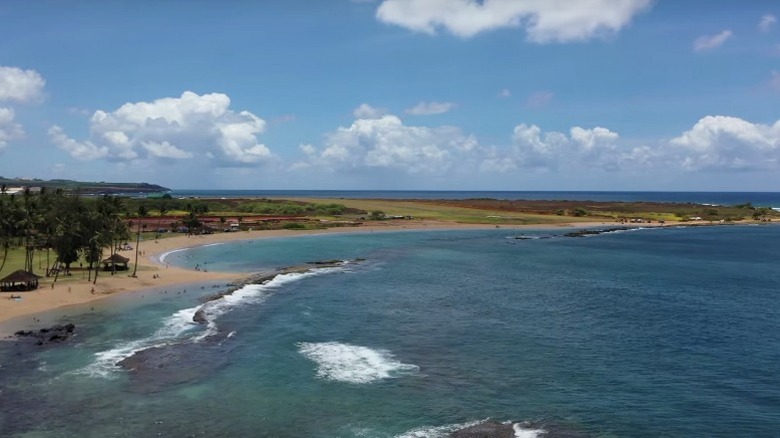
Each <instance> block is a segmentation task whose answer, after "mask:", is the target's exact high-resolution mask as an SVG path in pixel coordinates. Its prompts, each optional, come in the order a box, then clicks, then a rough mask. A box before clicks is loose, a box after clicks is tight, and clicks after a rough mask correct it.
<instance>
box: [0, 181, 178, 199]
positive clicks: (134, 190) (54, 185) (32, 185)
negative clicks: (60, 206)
mask: <svg viewBox="0 0 780 438" xmlns="http://www.w3.org/2000/svg"><path fill="white" fill-rule="evenodd" d="M42 188H46V190H58V189H60V190H64V191H67V192H78V193H80V194H82V195H116V194H141V193H145V194H150V193H167V192H170V191H171V189H169V188H167V187H163V186H160V185H157V184H149V183H117V182H104V181H100V182H94V181H73V180H69V179H51V180H43V179H39V178H31V179H28V178H4V177H1V176H0V190H2V191H3V192H4V193H9V194H13V193H16V192H21V191H24V190H26V189H31V190H38V189H42Z"/></svg>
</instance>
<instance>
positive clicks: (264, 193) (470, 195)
mask: <svg viewBox="0 0 780 438" xmlns="http://www.w3.org/2000/svg"><path fill="white" fill-rule="evenodd" d="M171 196H174V197H199V198H247V197H252V198H257V197H297V198H335V199H338V198H345V199H346V198H362V199H474V198H489V199H507V200H533V201H538V200H552V201H561V200H568V201H601V202H641V201H646V202H677V203H694V204H709V205H739V204H745V203H751V204H753V205H754V206H756V207H778V208H780V192H635V191H632V192H619V191H617V192H614V191H609V192H607V191H603V192H593V191H446V190H179V189H177V190H173V191H172V192H171Z"/></svg>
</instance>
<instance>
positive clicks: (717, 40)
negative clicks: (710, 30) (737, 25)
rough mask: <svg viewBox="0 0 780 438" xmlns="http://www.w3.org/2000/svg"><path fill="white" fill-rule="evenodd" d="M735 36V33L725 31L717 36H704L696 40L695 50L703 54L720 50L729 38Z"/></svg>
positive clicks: (694, 43)
mask: <svg viewBox="0 0 780 438" xmlns="http://www.w3.org/2000/svg"><path fill="white" fill-rule="evenodd" d="M733 35H734V33H733V32H732V31H730V30H728V29H727V30H724V31H723V32H721V33H719V34H716V35H703V36H700V37H699V38H696V41H694V42H693V49H694V50H696V51H697V52H701V51H704V50H711V49H715V48H718V47H720V46H722V45H723V43H725V42H726V40H728V39H729V38H731V37H732V36H733Z"/></svg>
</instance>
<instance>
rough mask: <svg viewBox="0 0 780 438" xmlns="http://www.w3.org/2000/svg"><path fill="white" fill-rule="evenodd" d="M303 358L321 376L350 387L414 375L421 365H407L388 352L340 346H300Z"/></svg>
mask: <svg viewBox="0 0 780 438" xmlns="http://www.w3.org/2000/svg"><path fill="white" fill-rule="evenodd" d="M298 349H299V351H300V353H301V354H303V355H304V356H306V357H307V358H308V359H310V360H312V361H314V362H316V363H317V376H318V377H320V378H323V379H328V380H334V381H338V382H347V383H373V382H376V381H379V380H382V379H389V378H396V377H401V376H406V375H410V374H413V373H415V372H417V371H418V370H419V367H418V366H417V365H411V364H405V363H402V362H400V361H398V360H397V359H395V357H394V356H393V354H392V353H390V352H389V351H387V350H374V349H371V348H368V347H362V346H359V345H350V344H342V343H339V342H323V343H310V342H301V343H299V344H298Z"/></svg>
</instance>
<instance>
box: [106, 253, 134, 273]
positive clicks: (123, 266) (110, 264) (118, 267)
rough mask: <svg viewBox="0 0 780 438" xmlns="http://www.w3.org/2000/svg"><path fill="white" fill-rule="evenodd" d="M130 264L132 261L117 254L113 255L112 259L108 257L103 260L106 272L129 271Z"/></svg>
mask: <svg viewBox="0 0 780 438" xmlns="http://www.w3.org/2000/svg"><path fill="white" fill-rule="evenodd" d="M128 262H130V259H129V258H127V257H124V256H121V255H119V254H117V253H114V254H111V257H108V258H106V259H104V260H103V262H102V263H103V270H104V271H127V270H128V269H130V268H128V267H127V263H128Z"/></svg>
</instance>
